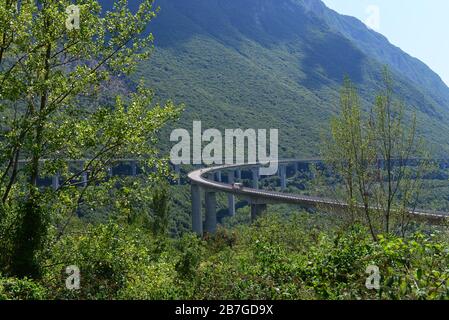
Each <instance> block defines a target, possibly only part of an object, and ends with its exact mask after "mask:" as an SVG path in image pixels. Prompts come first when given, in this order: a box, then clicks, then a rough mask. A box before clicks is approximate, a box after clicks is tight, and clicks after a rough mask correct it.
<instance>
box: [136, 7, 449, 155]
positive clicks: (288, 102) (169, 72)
mask: <svg viewBox="0 0 449 320" xmlns="http://www.w3.org/2000/svg"><path fill="white" fill-rule="evenodd" d="M136 2H138V1H136ZM136 2H134V1H132V5H135V4H136ZM156 5H158V6H160V7H161V11H160V12H159V14H158V17H157V18H156V19H155V20H154V21H153V22H152V23H151V24H150V27H149V31H151V32H152V33H153V34H154V36H155V51H154V55H153V57H152V59H151V60H150V61H149V62H148V63H146V64H144V65H142V66H141V67H140V68H139V70H138V74H137V76H136V77H135V78H134V79H135V80H137V79H138V78H144V79H146V81H147V83H148V84H149V85H150V86H151V87H152V88H154V89H155V91H156V93H157V95H158V96H160V98H161V99H162V98H168V97H172V98H173V97H174V99H175V102H183V103H185V104H186V110H185V112H184V115H183V118H182V120H181V123H180V126H183V127H186V128H189V127H190V126H191V122H192V120H194V119H195V120H202V121H203V126H204V127H216V128H219V129H223V128H236V127H242V128H248V127H251V128H267V127H269V128H278V129H280V152H281V153H282V155H283V156H285V157H288V156H306V155H313V154H317V152H318V148H317V146H318V143H319V135H320V132H321V131H323V130H327V129H328V126H329V125H328V124H329V119H330V117H331V116H332V114H334V113H335V112H336V110H337V106H338V91H339V87H340V85H341V83H342V80H343V78H344V76H345V75H348V76H349V77H350V78H351V79H352V80H353V81H354V82H355V83H356V85H357V87H358V88H359V90H360V93H361V96H362V98H363V104H364V106H365V108H369V106H370V103H372V101H373V98H374V95H375V93H376V92H377V91H378V90H379V88H380V87H379V84H380V82H381V81H380V79H381V73H382V68H383V66H384V65H388V66H389V67H390V70H391V71H392V72H393V75H394V80H395V91H396V92H397V93H398V95H400V96H401V97H402V98H403V99H405V101H404V102H405V103H406V105H407V116H408V117H410V116H411V114H412V113H413V112H414V111H416V112H417V116H418V122H419V133H420V134H422V135H423V136H424V137H425V138H427V139H428V140H429V141H430V142H431V143H430V145H432V146H438V148H435V149H436V151H437V152H447V151H449V144H448V141H449V139H448V138H449V89H448V88H447V87H446V85H445V84H444V83H443V82H442V81H441V79H440V78H439V77H438V75H437V74H435V73H434V72H433V71H432V70H430V69H429V68H428V67H427V66H426V65H425V64H423V63H422V62H420V61H419V60H418V59H415V58H412V57H410V56H409V55H408V54H406V53H405V52H403V51H402V50H400V49H399V48H397V47H395V46H394V45H392V44H390V43H389V42H388V40H387V39H386V38H385V37H383V36H382V35H380V34H378V33H376V32H374V31H372V30H369V29H368V28H367V27H365V25H364V24H363V23H361V22H360V21H358V20H357V19H355V18H352V17H347V16H342V15H339V14H338V13H336V12H334V11H332V10H330V9H329V8H327V7H326V6H325V5H324V4H323V3H322V2H321V1H319V0H188V1H185V0H156Z"/></svg>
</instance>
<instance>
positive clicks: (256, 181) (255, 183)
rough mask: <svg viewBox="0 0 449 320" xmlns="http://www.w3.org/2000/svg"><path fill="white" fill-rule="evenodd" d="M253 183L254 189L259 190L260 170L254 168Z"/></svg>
mask: <svg viewBox="0 0 449 320" xmlns="http://www.w3.org/2000/svg"><path fill="white" fill-rule="evenodd" d="M251 173H252V181H253V185H252V187H253V189H259V168H252V169H251Z"/></svg>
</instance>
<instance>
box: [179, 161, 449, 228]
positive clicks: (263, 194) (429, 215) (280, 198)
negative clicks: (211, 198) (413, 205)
mask: <svg viewBox="0 0 449 320" xmlns="http://www.w3.org/2000/svg"><path fill="white" fill-rule="evenodd" d="M320 161H321V160H320V159H298V160H282V161H278V163H279V164H289V163H293V162H296V163H313V162H315V163H316V162H320ZM260 166H262V164H261V163H249V164H243V165H239V164H234V165H222V166H217V167H210V168H203V169H199V170H195V171H192V172H190V173H189V174H188V177H189V179H190V180H191V181H192V183H194V184H197V185H199V186H201V187H203V188H205V189H209V190H214V191H220V192H224V193H228V194H233V195H236V196H241V197H246V198H250V199H253V200H255V201H256V202H259V201H260V203H286V204H296V205H301V206H305V207H319V208H328V209H334V210H335V209H337V210H342V209H343V210H344V209H346V208H347V207H348V205H347V204H346V203H344V202H339V201H336V200H332V199H328V198H320V197H311V196H304V195H298V194H290V193H282V192H276V191H268V190H259V189H253V188H247V187H242V188H240V189H236V188H234V187H233V185H230V184H226V183H221V182H217V181H214V180H210V179H208V178H207V175H209V174H213V173H215V172H221V171H230V170H236V169H248V168H255V167H260ZM409 214H410V215H411V216H412V217H413V218H415V219H418V220H425V221H428V222H433V223H441V222H443V221H445V220H446V219H447V218H448V217H449V215H448V213H444V212H430V211H423V210H415V211H410V212H409Z"/></svg>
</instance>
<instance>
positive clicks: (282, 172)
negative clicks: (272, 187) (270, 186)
mask: <svg viewBox="0 0 449 320" xmlns="http://www.w3.org/2000/svg"><path fill="white" fill-rule="evenodd" d="M279 176H280V178H281V190H285V189H287V166H285V165H281V166H280V167H279Z"/></svg>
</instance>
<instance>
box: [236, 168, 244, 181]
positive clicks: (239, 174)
mask: <svg viewBox="0 0 449 320" xmlns="http://www.w3.org/2000/svg"><path fill="white" fill-rule="evenodd" d="M235 177H236V178H237V179H238V180H241V179H242V170H240V169H237V170H235Z"/></svg>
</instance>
